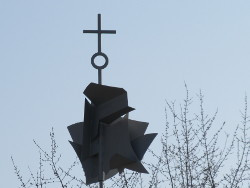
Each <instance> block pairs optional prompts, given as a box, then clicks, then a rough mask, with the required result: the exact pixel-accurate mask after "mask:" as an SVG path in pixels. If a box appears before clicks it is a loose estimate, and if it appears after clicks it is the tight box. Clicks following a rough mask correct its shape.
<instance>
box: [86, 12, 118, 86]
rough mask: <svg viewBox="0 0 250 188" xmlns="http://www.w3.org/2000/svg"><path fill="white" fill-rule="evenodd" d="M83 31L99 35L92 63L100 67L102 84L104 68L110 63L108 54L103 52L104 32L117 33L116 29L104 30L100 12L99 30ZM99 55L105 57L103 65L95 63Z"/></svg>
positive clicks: (99, 74)
mask: <svg viewBox="0 0 250 188" xmlns="http://www.w3.org/2000/svg"><path fill="white" fill-rule="evenodd" d="M83 33H93V34H97V35H98V52H97V53H95V54H94V55H93V56H92V58H91V64H92V66H93V67H94V68H96V69H98V83H99V84H102V72H101V71H102V69H104V68H105V67H107V65H108V56H107V55H106V54H105V53H103V52H102V34H116V30H102V26H101V14H98V29H97V30H83ZM97 56H102V57H103V58H104V59H105V63H104V65H102V66H98V65H96V64H95V62H94V59H95V58H96V57H97Z"/></svg>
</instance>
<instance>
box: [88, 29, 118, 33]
mask: <svg viewBox="0 0 250 188" xmlns="http://www.w3.org/2000/svg"><path fill="white" fill-rule="evenodd" d="M83 33H101V34H116V30H83Z"/></svg>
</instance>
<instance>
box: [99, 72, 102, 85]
mask: <svg viewBox="0 0 250 188" xmlns="http://www.w3.org/2000/svg"><path fill="white" fill-rule="evenodd" d="M98 84H100V85H102V69H98Z"/></svg>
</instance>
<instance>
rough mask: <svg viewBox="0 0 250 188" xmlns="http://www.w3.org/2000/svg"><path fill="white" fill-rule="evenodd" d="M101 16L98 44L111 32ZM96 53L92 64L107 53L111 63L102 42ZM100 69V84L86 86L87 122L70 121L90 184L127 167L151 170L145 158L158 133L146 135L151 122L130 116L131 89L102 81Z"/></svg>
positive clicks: (142, 171) (99, 17)
mask: <svg viewBox="0 0 250 188" xmlns="http://www.w3.org/2000/svg"><path fill="white" fill-rule="evenodd" d="M100 19H101V16H100V15H98V30H97V31H96V33H98V46H99V45H100V43H101V42H100V41H101V39H100V36H99V35H101V33H110V31H105V30H104V31H105V32H104V31H103V30H101V25H100V23H101V22H100ZM94 32H95V31H92V30H88V31H85V33H94ZM112 33H114V31H112ZM96 54H97V55H94V56H93V57H92V59H91V62H92V65H93V63H94V58H95V57H96V56H98V55H101V56H103V57H106V58H105V59H106V63H105V64H107V62H108V58H107V56H106V55H105V54H104V53H102V52H101V47H100V46H99V47H98V52H97V53H96ZM103 54H104V55H103ZM93 66H94V65H93ZM94 67H95V66H94ZM95 68H96V67H95ZM104 68H105V67H104ZM97 69H98V72H99V73H98V77H99V79H98V81H99V84H95V83H90V84H89V85H88V86H87V88H86V89H85V90H84V94H85V96H86V97H87V98H88V99H85V112H84V122H80V123H76V124H73V125H70V126H69V127H68V130H69V133H70V135H71V137H72V140H73V142H71V141H70V143H71V145H72V147H73V148H74V150H75V152H76V154H77V156H78V158H79V159H80V161H81V164H82V167H83V169H84V172H85V176H86V184H91V183H97V182H98V181H99V182H100V187H103V181H104V180H106V179H109V178H110V177H112V176H114V175H115V174H117V173H121V172H123V170H124V169H125V168H127V169H130V170H133V171H137V172H139V173H147V170H146V169H145V168H144V166H143V165H142V164H141V160H142V158H143V156H144V154H145V152H146V151H147V149H148V147H149V145H150V144H151V142H152V141H153V139H154V138H155V136H156V135H157V134H156V133H153V134H146V135H145V131H146V129H147V126H148V123H146V122H140V121H134V120H131V119H129V118H128V113H129V112H131V111H132V110H134V109H133V108H131V107H129V106H128V99H127V92H126V91H125V90H124V89H122V88H117V87H111V86H105V85H101V74H100V72H101V70H102V69H103V67H98V66H97ZM89 101H90V102H89Z"/></svg>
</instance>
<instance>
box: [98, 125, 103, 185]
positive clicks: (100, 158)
mask: <svg viewBox="0 0 250 188" xmlns="http://www.w3.org/2000/svg"><path fill="white" fill-rule="evenodd" d="M102 142H103V125H102V123H99V178H98V179H99V187H100V188H103V181H104V172H103V150H102Z"/></svg>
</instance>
